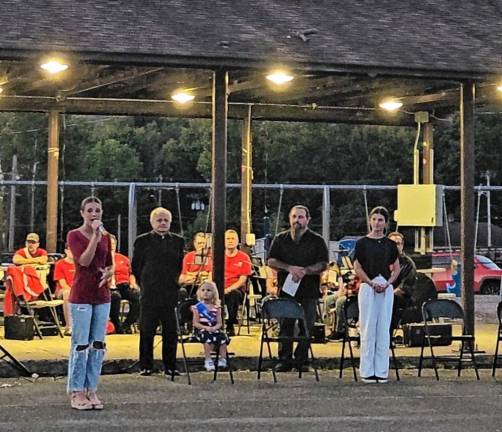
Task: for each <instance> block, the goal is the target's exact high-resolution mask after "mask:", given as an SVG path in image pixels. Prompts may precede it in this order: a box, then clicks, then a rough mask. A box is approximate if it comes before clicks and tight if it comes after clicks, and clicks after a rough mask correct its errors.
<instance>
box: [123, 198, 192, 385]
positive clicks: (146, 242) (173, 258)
mask: <svg viewBox="0 0 502 432" xmlns="http://www.w3.org/2000/svg"><path fill="white" fill-rule="evenodd" d="M171 221H172V215H171V212H170V211H169V210H167V209H165V208H162V207H157V208H156V209H154V210H153V211H152V213H151V214H150V224H151V226H152V231H150V232H148V233H146V234H142V235H140V236H139V237H138V238H137V239H136V241H135V242H134V253H133V258H132V272H133V274H134V276H135V277H136V280H137V281H138V283H139V286H140V289H141V296H140V339H139V361H140V366H141V374H142V375H151V374H152V372H153V339H154V337H155V332H156V330H157V326H158V325H159V323H160V324H161V325H162V362H163V364H164V372H165V374H166V375H167V376H171V375H173V374H174V375H179V372H178V371H177V370H176V345H177V335H176V318H175V312H174V308H175V306H176V303H177V301H178V291H179V285H178V279H179V276H180V273H181V267H182V263H183V248H184V240H183V238H182V237H180V236H179V235H177V234H174V233H172V232H170V227H171Z"/></svg>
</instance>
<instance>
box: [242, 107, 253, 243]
mask: <svg viewBox="0 0 502 432" xmlns="http://www.w3.org/2000/svg"><path fill="white" fill-rule="evenodd" d="M252 185H253V144H252V118H251V106H249V110H248V115H247V116H246V117H245V118H244V120H243V122H242V165H241V242H242V243H246V236H247V235H248V234H250V233H251V231H252V227H251V202H252Z"/></svg>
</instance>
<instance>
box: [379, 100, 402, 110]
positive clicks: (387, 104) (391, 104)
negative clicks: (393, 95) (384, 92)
mask: <svg viewBox="0 0 502 432" xmlns="http://www.w3.org/2000/svg"><path fill="white" fill-rule="evenodd" d="M379 106H380V108H383V109H384V110H386V111H397V110H398V109H399V108H401V107H402V106H403V103H402V102H400V101H398V100H396V99H386V100H384V101H382V102H380V104H379Z"/></svg>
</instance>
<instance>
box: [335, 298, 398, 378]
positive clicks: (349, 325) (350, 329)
mask: <svg viewBox="0 0 502 432" xmlns="http://www.w3.org/2000/svg"><path fill="white" fill-rule="evenodd" d="M342 313H343V320H344V323H345V333H344V336H343V341H342V353H341V356H340V375H339V376H340V378H342V377H343V365H344V362H345V345H346V344H348V345H349V353H350V362H351V366H352V372H353V374H354V381H357V373H356V363H355V358H354V351H353V349H352V342H357V344H358V345H359V344H360V343H361V336H360V335H359V328H358V325H359V303H358V298H357V296H350V297H347V300H346V302H345V304H344V305H343V310H342ZM389 331H390V330H389ZM394 345H395V344H394V338H393V337H392V333H391V338H390V347H389V348H390V351H391V354H392V363H393V365H394V370H395V371H396V380H397V381H400V377H399V366H398V364H397V360H396V353H395V350H394Z"/></svg>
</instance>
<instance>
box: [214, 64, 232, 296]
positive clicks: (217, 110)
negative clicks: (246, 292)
mask: <svg viewBox="0 0 502 432" xmlns="http://www.w3.org/2000/svg"><path fill="white" fill-rule="evenodd" d="M227 98H228V73H227V72H226V71H224V70H221V69H218V70H216V71H215V72H214V73H213V139H212V165H211V167H212V170H211V171H212V189H211V192H212V194H213V214H212V219H211V228H212V233H213V280H214V282H215V283H216V285H217V286H218V291H219V294H220V299H221V300H222V302H223V301H224V299H225V296H224V281H225V223H226V197H227V190H226V187H227V184H226V183H227V115H228V100H227Z"/></svg>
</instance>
